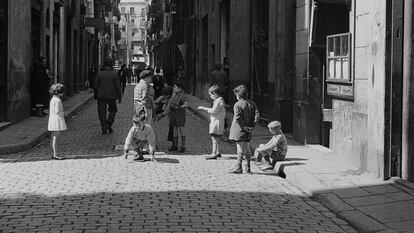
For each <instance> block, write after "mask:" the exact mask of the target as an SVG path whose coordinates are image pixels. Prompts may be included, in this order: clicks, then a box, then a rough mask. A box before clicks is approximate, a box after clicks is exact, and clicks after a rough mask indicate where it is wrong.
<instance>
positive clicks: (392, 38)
mask: <svg viewBox="0 0 414 233" xmlns="http://www.w3.org/2000/svg"><path fill="white" fill-rule="evenodd" d="M386 9H387V13H386V26H387V32H386V33H387V34H386V35H387V36H386V45H385V51H386V59H385V72H386V75H385V77H386V81H385V90H386V91H385V134H384V140H385V141H384V178H385V179H388V178H390V177H393V176H398V177H401V165H402V164H401V159H402V153H401V147H402V137H401V136H402V100H403V99H402V95H403V85H402V84H403V52H402V51H403V49H404V48H403V36H402V35H404V32H403V17H402V16H403V13H404V1H403V0H394V1H392V0H387V8H386Z"/></svg>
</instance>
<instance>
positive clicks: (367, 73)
mask: <svg viewBox="0 0 414 233" xmlns="http://www.w3.org/2000/svg"><path fill="white" fill-rule="evenodd" d="M354 14H355V15H354ZM385 16H386V1H385V0H379V1H378V0H367V1H358V2H357V3H356V6H355V12H352V14H351V15H350V17H351V22H352V23H351V32H353V36H354V37H355V40H354V41H355V46H354V51H353V54H354V63H355V64H354V65H355V66H354V67H355V70H354V93H355V94H354V101H353V102H350V101H342V100H334V101H333V112H334V114H333V124H332V130H331V139H332V141H331V148H332V149H333V150H335V151H336V152H337V154H338V155H340V156H342V157H344V158H346V159H347V160H348V161H350V162H352V163H353V164H355V165H356V166H358V167H360V168H361V169H362V170H368V171H370V172H372V173H374V174H376V175H378V176H382V174H383V169H384V121H385V119H384V99H385V29H386V28H385V23H386V18H385ZM354 20H355V28H353V25H354V23H353V22H354Z"/></svg>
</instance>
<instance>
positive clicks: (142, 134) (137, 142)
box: [124, 114, 156, 162]
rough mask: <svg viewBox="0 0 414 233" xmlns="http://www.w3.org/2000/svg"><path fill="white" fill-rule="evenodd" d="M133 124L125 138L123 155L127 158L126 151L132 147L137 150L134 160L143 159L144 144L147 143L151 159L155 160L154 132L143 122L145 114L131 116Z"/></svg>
mask: <svg viewBox="0 0 414 233" xmlns="http://www.w3.org/2000/svg"><path fill="white" fill-rule="evenodd" d="M132 122H133V126H132V127H131V129H130V130H129V133H128V136H127V137H126V139H125V146H124V156H125V159H127V158H128V151H129V150H131V149H133V150H135V151H136V152H137V154H136V156H135V158H134V160H136V161H144V153H143V148H144V146H146V145H148V147H149V153H150V155H151V161H153V162H156V160H155V157H154V154H155V133H154V130H153V128H152V127H151V125H149V124H146V123H145V114H137V115H135V116H134V117H133V118H132Z"/></svg>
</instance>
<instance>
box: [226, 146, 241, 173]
mask: <svg viewBox="0 0 414 233" xmlns="http://www.w3.org/2000/svg"><path fill="white" fill-rule="evenodd" d="M236 148H237V163H236V165H235V166H234V168H233V169H231V170H230V171H229V173H234V174H241V173H242V172H243V171H242V160H243V142H236Z"/></svg>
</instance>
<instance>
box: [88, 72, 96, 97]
mask: <svg viewBox="0 0 414 233" xmlns="http://www.w3.org/2000/svg"><path fill="white" fill-rule="evenodd" d="M96 73H97V71H96V68H95V66H91V68H90V69H89V72H88V84H89V85H88V86H89V88H90V90H91V92H93V86H94V84H95V78H96Z"/></svg>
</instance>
